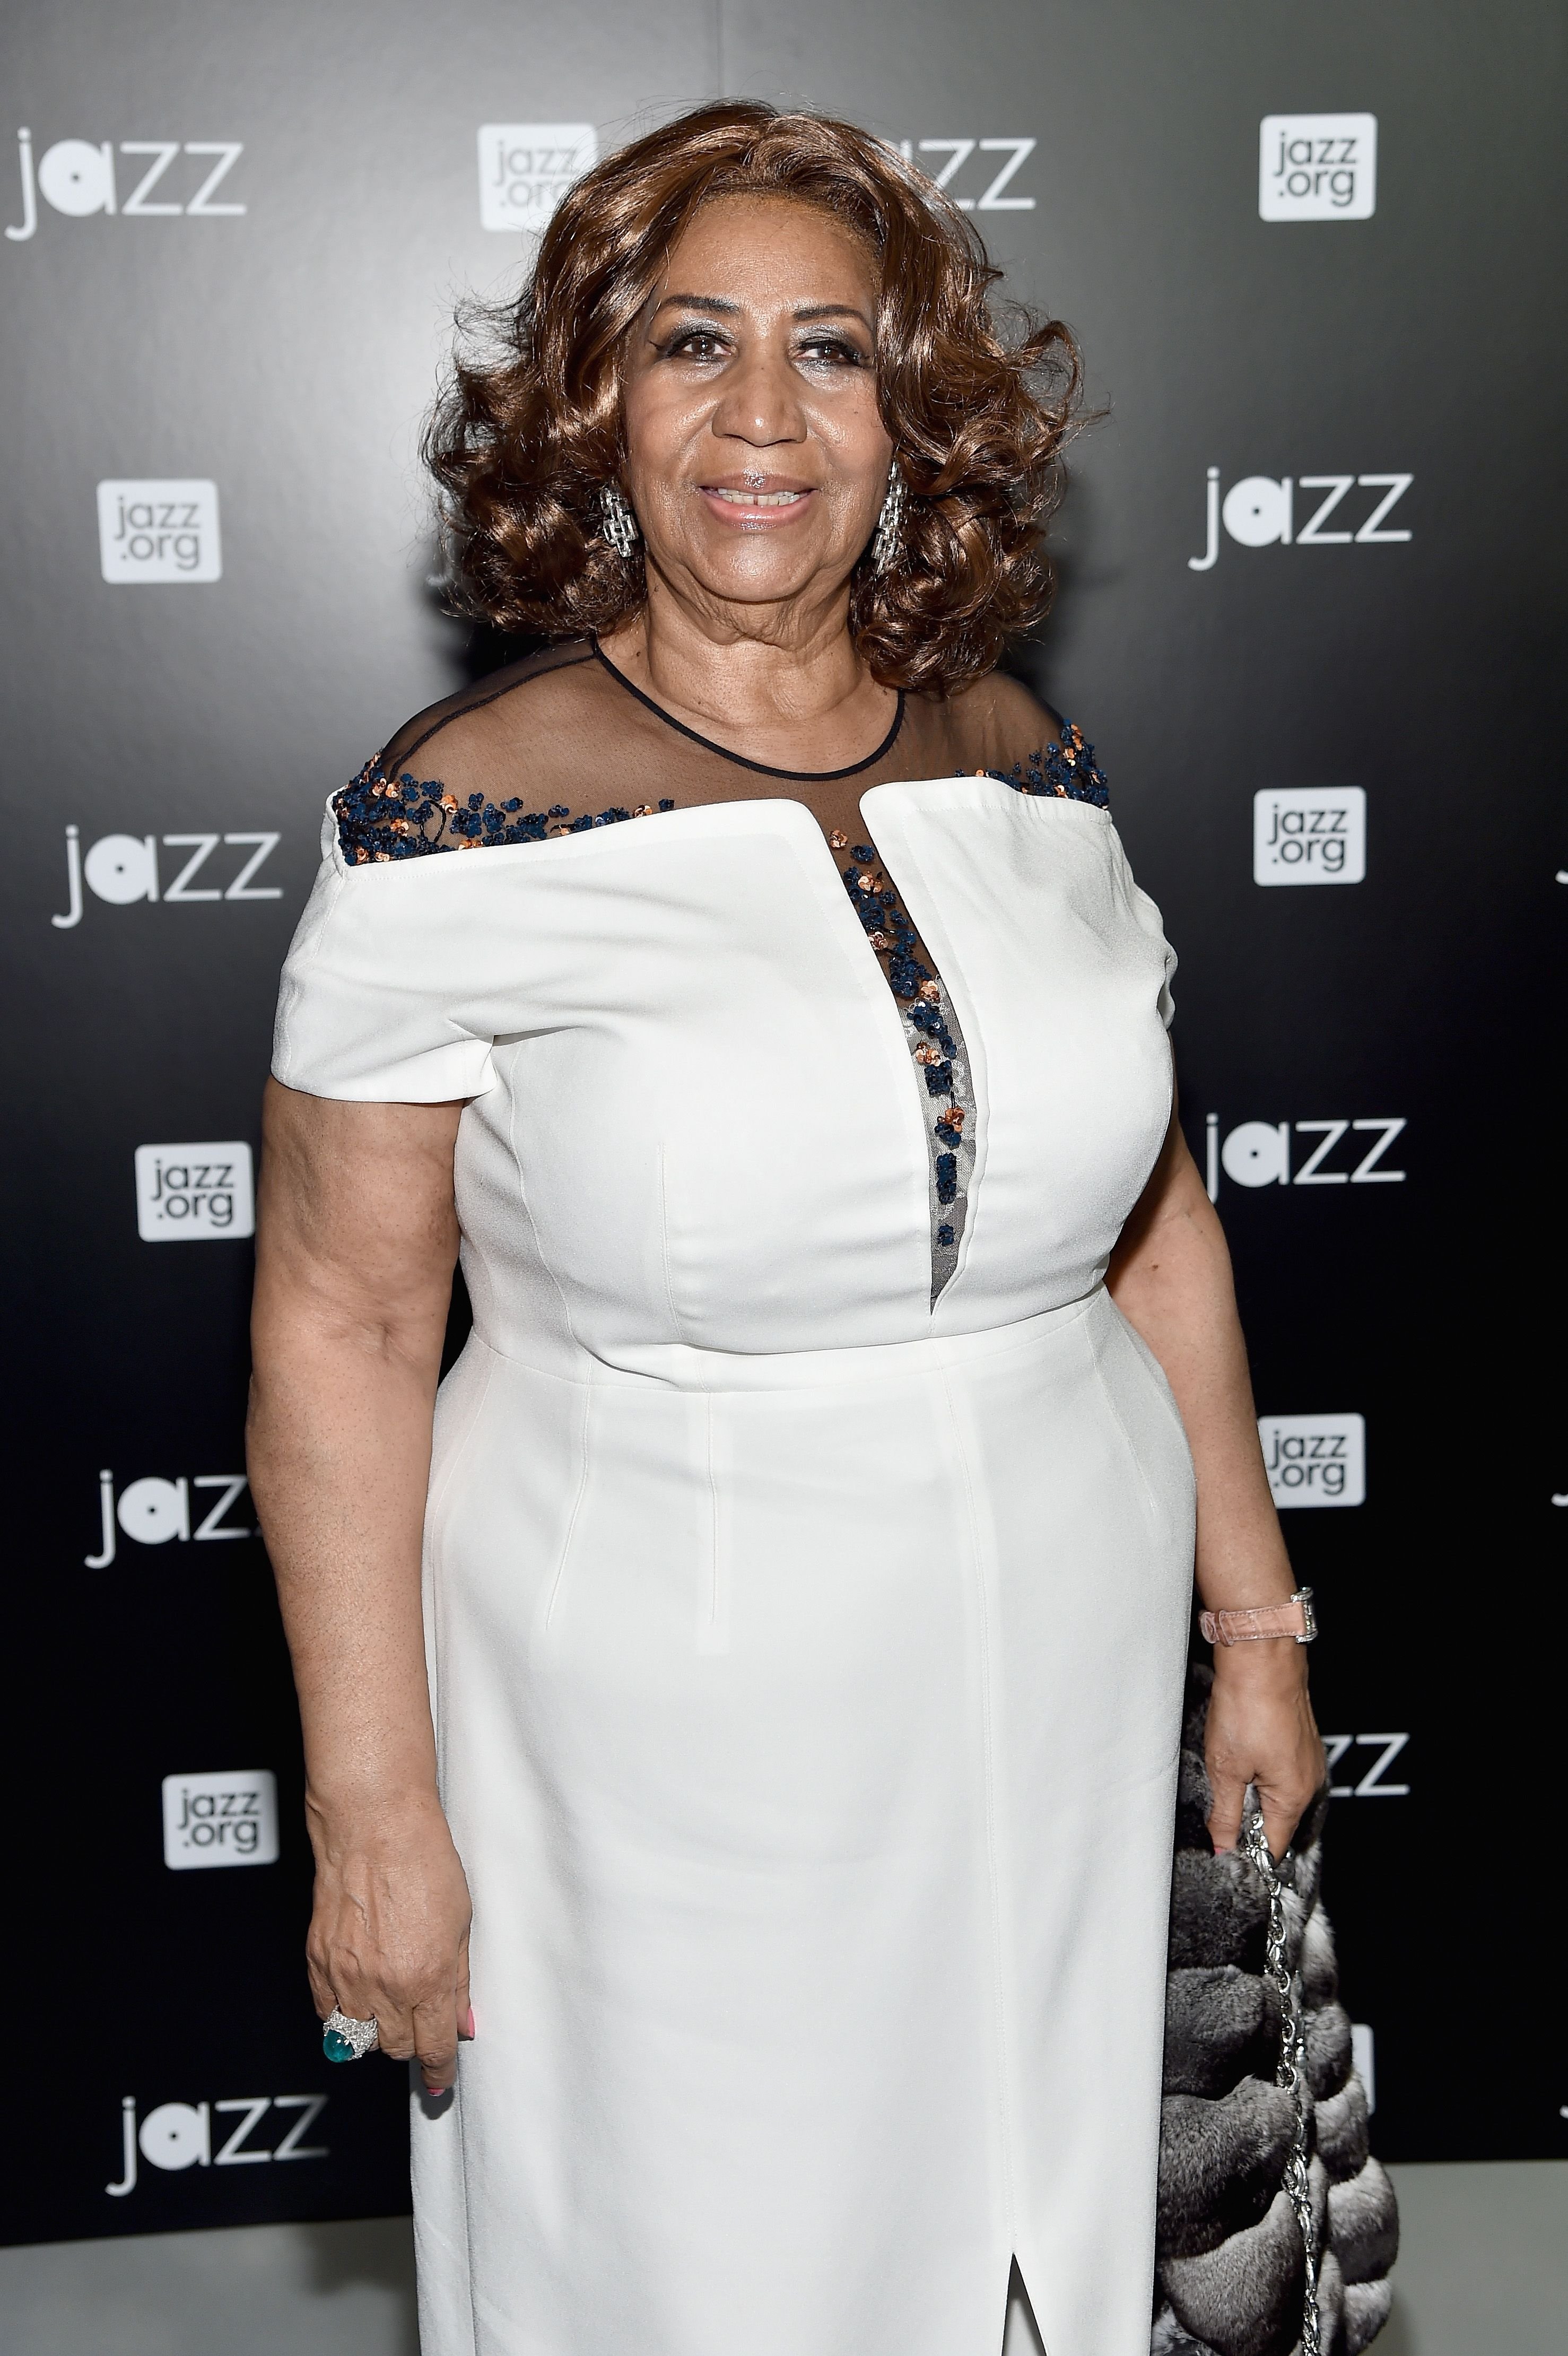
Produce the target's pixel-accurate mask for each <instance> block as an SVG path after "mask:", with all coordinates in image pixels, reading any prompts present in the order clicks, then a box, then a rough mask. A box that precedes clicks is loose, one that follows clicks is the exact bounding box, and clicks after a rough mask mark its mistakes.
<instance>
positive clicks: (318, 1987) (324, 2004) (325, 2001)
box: [305, 1955, 337, 2020]
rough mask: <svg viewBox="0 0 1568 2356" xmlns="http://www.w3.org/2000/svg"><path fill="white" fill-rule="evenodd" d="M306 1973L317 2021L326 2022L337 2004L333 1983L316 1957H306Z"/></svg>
mask: <svg viewBox="0 0 1568 2356" xmlns="http://www.w3.org/2000/svg"><path fill="white" fill-rule="evenodd" d="M305 1973H306V1976H308V1978H309V1980H310V2000H311V2002H312V2004H314V2005H315V2013H316V2019H318V2020H325V2019H326V2018H327V2016H328V2014H329V2013H331V2012H333V2011H334V2010H335V2009H336V2004H337V1997H336V1994H335V1993H334V1990H333V1986H332V1982H331V1981H330V1980H329V1979H328V1977H327V1976H326V1974H325V1971H323V1969H322V1968H321V1965H319V1964H318V1963H317V1962H316V1960H315V1956H314V1955H307V1956H306V1957H305Z"/></svg>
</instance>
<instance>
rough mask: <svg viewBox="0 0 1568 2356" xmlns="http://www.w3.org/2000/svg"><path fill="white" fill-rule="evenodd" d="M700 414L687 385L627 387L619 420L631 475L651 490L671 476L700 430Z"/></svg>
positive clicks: (650, 381)
mask: <svg viewBox="0 0 1568 2356" xmlns="http://www.w3.org/2000/svg"><path fill="white" fill-rule="evenodd" d="M704 413H705V405H704V403H703V402H702V401H701V399H700V397H699V394H698V393H697V391H694V389H693V388H691V387H690V386H677V385H672V384H671V383H670V382H669V380H667V379H666V380H663V381H662V382H661V381H660V380H658V379H656V378H652V379H645V380H642V381H641V382H634V383H633V384H631V385H628V387H627V389H626V398H625V404H624V409H623V412H622V421H623V431H624V434H625V437H626V459H627V464H628V466H629V468H630V471H631V472H632V474H633V475H634V476H635V477H638V478H639V479H641V480H642V481H644V482H645V483H647V484H648V485H649V486H650V487H653V486H655V485H656V483H657V482H658V480H659V478H660V477H662V476H666V475H668V474H669V473H671V472H672V471H673V470H674V468H675V467H676V466H678V464H679V462H680V458H681V455H682V454H683V452H684V451H685V449H686V447H687V444H688V443H689V442H690V440H691V438H692V436H693V434H696V433H698V432H699V431H700V429H701V424H702V420H703V416H704Z"/></svg>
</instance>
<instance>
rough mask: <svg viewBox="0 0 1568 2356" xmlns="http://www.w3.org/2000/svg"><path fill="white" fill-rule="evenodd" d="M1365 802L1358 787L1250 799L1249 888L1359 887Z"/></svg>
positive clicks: (1281, 791)
mask: <svg viewBox="0 0 1568 2356" xmlns="http://www.w3.org/2000/svg"><path fill="white" fill-rule="evenodd" d="M1366 873H1367V797H1366V794H1365V792H1364V790H1363V789H1362V787H1360V786H1284V787H1274V788H1271V789H1270V790H1268V791H1266V792H1264V793H1258V794H1254V795H1253V883H1364V882H1365V880H1366Z"/></svg>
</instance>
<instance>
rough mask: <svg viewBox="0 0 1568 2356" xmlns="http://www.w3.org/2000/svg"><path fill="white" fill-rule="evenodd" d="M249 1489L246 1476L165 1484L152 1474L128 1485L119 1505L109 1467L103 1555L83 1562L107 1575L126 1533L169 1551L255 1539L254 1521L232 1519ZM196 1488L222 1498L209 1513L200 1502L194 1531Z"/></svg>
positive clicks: (102, 1504) (103, 1482) (101, 1484)
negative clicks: (175, 1545)
mask: <svg viewBox="0 0 1568 2356" xmlns="http://www.w3.org/2000/svg"><path fill="white" fill-rule="evenodd" d="M246 1485H247V1483H246V1478H245V1475H244V1473H243V1472H198V1473H197V1475H196V1476H195V1478H194V1479H193V1480H187V1478H186V1477H185V1475H184V1474H183V1473H182V1474H181V1476H180V1478H179V1479H178V1480H177V1481H165V1479H164V1478H163V1476H162V1475H161V1474H160V1473H156V1472H146V1473H144V1474H143V1476H142V1478H141V1479H140V1480H139V1481H127V1482H126V1483H125V1486H124V1487H123V1489H122V1490H121V1492H120V1496H119V1500H118V1503H117V1502H116V1500H115V1495H114V1475H113V1473H112V1472H111V1471H110V1470H109V1469H108V1468H107V1467H105V1469H104V1470H103V1471H102V1472H101V1473H100V1474H99V1476H98V1518H99V1523H100V1532H99V1547H98V1552H97V1553H96V1554H86V1555H83V1557H82V1560H83V1562H84V1563H85V1564H86V1565H87V1568H88V1569H89V1570H107V1569H108V1568H109V1565H110V1564H111V1563H112V1561H113V1559H114V1557H115V1553H116V1551H117V1548H116V1533H117V1532H120V1531H123V1533H124V1535H125V1537H128V1538H133V1539H134V1540H135V1542H136V1544H137V1545H138V1546H167V1544H168V1543H169V1540H170V1539H171V1538H178V1539H180V1540H181V1541H182V1543H188V1544H192V1545H196V1546H202V1545H208V1546H210V1545H214V1544H218V1543H219V1542H221V1541H222V1540H223V1539H225V1538H249V1537H255V1535H256V1533H255V1531H254V1530H253V1529H252V1528H251V1525H250V1524H249V1523H248V1522H231V1521H230V1520H229V1518H228V1516H229V1514H230V1512H231V1511H232V1510H233V1508H234V1507H235V1506H236V1505H238V1503H239V1501H240V1498H241V1497H242V1496H243V1495H244V1494H245V1489H246ZM193 1489H198V1490H201V1489H216V1490H217V1491H218V1493H219V1494H218V1495H217V1496H216V1497H215V1498H214V1499H213V1500H212V1501H211V1503H210V1504H208V1505H207V1510H206V1511H205V1513H204V1512H202V1505H204V1504H205V1503H206V1500H205V1499H198V1500H197V1514H198V1515H200V1518H199V1520H198V1521H197V1523H196V1526H195V1527H194V1528H193V1527H192V1526H191V1502H190V1493H191V1491H192V1490H193Z"/></svg>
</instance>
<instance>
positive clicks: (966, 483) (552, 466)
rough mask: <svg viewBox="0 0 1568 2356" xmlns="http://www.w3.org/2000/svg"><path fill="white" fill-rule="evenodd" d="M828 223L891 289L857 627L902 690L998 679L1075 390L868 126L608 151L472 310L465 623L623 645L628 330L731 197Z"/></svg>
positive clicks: (1035, 595) (1035, 610) (461, 423)
mask: <svg viewBox="0 0 1568 2356" xmlns="http://www.w3.org/2000/svg"><path fill="white" fill-rule="evenodd" d="M733 196H747V197H784V198H793V199H795V201H796V202H799V203H805V204H810V205H816V206H819V207H821V208H822V209H825V210H827V211H828V212H830V213H831V214H832V215H833V216H834V217H835V218H836V219H837V220H838V221H840V222H842V223H843V224H844V226H845V227H846V228H847V229H848V230H850V231H851V233H852V234H854V235H855V236H856V237H858V238H859V240H860V241H861V242H862V243H863V245H864V246H865V247H866V249H867V250H868V252H869V253H870V254H871V255H872V256H873V258H874V259H875V261H876V262H877V264H878V267H879V270H880V304H879V312H878V327H877V344H876V368H877V382H878V398H879V402H880V409H881V414H882V419H883V423H885V425H886V427H887V430H888V433H889V434H890V435H891V439H892V443H893V448H894V463H895V465H896V466H897V467H898V469H899V471H900V474H901V477H902V478H903V482H904V486H905V489H906V492H907V494H908V498H907V503H906V508H905V517H904V523H903V528H902V531H901V545H900V551H899V555H898V558H897V561H896V562H894V563H893V564H892V565H891V566H890V567H889V568H888V569H886V570H884V571H881V572H878V571H876V570H875V569H874V568H873V567H872V565H871V564H870V563H869V562H868V559H867V556H865V555H862V557H861V559H860V561H859V563H858V565H857V566H856V569H855V573H854V574H853V576H852V579H851V584H850V600H849V626H850V629H851V631H852V633H853V636H854V639H855V643H856V646H857V648H858V649H859V653H860V655H861V657H862V659H863V660H864V661H865V662H866V664H867V665H868V667H869V670H870V672H871V674H872V676H873V678H875V679H876V680H879V681H880V683H881V684H883V685H884V686H889V687H904V688H915V689H923V690H925V691H928V692H933V693H936V694H945V693H947V692H948V691H951V690H954V689H955V688H959V687H962V686H964V685H965V684H967V683H968V682H969V681H970V680H975V679H978V678H980V677H982V676H983V675H984V673H985V672H987V670H989V669H992V667H993V666H994V665H995V663H996V661H997V658H998V656H999V655H1000V653H1001V650H1002V647H1003V644H1004V641H1005V640H1006V638H1007V637H1008V635H1009V634H1010V633H1012V632H1014V631H1017V630H1020V629H1023V628H1026V627H1027V626H1029V624H1030V623H1032V622H1035V621H1037V620H1038V619H1039V618H1040V616H1041V615H1042V614H1043V613H1044V612H1045V610H1046V608H1047V606H1048V605H1049V604H1050V601H1051V586H1052V579H1051V566H1050V564H1049V562H1048V561H1047V558H1046V556H1045V552H1044V549H1043V545H1042V541H1043V532H1044V527H1045V524H1046V521H1047V519H1048V518H1049V517H1050V515H1051V511H1052V509H1054V508H1055V506H1056V504H1057V501H1058V500H1059V498H1060V497H1061V487H1062V486H1061V450H1062V445H1063V444H1064V441H1065V439H1066V437H1067V434H1068V432H1069V429H1070V426H1071V423H1072V417H1073V414H1074V412H1075V410H1076V406H1077V402H1078V396H1079V391H1080V386H1081V371H1080V366H1079V359H1078V353H1077V349H1076V347H1075V346H1074V344H1073V341H1072V337H1071V335H1070V334H1069V332H1068V330H1067V328H1066V327H1063V326H1062V324H1061V321H1060V320H1058V319H1050V320H1047V321H1045V322H1043V323H1040V322H1036V321H1033V320H1031V319H1030V318H1029V316H1028V315H1027V314H1023V313H1021V312H1019V311H1017V309H1016V306H1015V307H1014V309H1013V315H1012V316H1013V320H1014V323H1015V325H1014V332H1013V334H1012V336H1011V338H1010V340H1004V338H1003V337H1001V336H1000V335H999V334H998V332H997V327H996V324H995V322H994V320H993V317H992V312H991V305H990V304H989V302H988V300H987V295H988V292H989V289H990V288H991V286H992V285H993V284H995V283H996V281H997V278H998V277H999V276H1000V274H1001V273H999V272H998V271H996V270H994V269H993V268H992V267H991V265H990V263H989V262H987V258H986V252H985V249H984V247H983V245H982V244H981V241H980V240H979V238H978V237H977V235H976V232H975V230H973V229H972V228H971V226H970V224H969V222H968V221H967V220H965V217H964V215H963V214H962V213H961V212H959V211H958V210H957V209H955V207H954V206H953V205H952V204H951V203H949V201H948V200H947V198H945V197H944V196H942V195H941V194H939V193H938V191H937V190H936V189H935V188H934V187H933V186H932V184H931V183H930V181H928V180H927V179H925V178H924V177H923V176H922V175H921V174H919V173H917V172H916V171H914V170H913V169H912V167H911V166H907V165H906V164H904V162H903V161H902V159H901V157H900V156H899V155H897V153H896V152H895V151H893V150H892V149H891V148H889V147H886V146H884V145H883V144H882V143H881V141H880V140H879V139H875V138H873V137H872V136H871V135H870V134H869V132H865V131H859V130H857V129H856V128H855V126H854V125H853V124H851V123H838V122H835V121H834V120H832V119H831V118H830V117H827V116H824V115H817V114H805V113H789V114H785V113H781V112H779V111H778V110H777V109H776V108H774V107H771V106H767V105H764V104H762V103H761V102H752V101H746V102H732V103H731V102H727V103H723V104H719V105H711V106H704V107H699V108H698V109H696V110H695V111H694V112H691V113H688V114H684V115H682V116H680V117H679V118H678V120H677V121H676V122H674V123H667V125H666V126H665V127H664V129H663V130H660V131H655V132H652V133H650V134H648V136H647V137H646V138H644V139H639V140H636V141H635V142H634V143H633V144H632V145H629V146H626V147H623V148H622V149H621V150H620V151H619V152H618V153H617V154H615V155H610V156H607V157H606V158H605V160H604V161H603V163H601V164H599V165H597V166H595V167H594V169H593V170H592V171H591V172H589V173H587V174H586V175H585V176H584V177H583V178H582V179H581V180H580V181H578V183H577V184H576V186H575V187H573V188H572V189H571V191H570V193H569V194H568V195H567V197H566V198H565V199H564V200H563V202H562V203H561V204H560V208H559V209H558V210H557V211H556V213H555V215H554V218H553V219H552V220H551V222H550V225H549V229H548V230H546V232H545V235H544V238H543V241H542V242H541V244H540V247H539V256H538V259H537V261H536V262H535V264H534V268H533V272H532V273H531V275H530V277H529V279H528V283H527V284H526V285H525V286H524V288H523V291H522V294H521V295H520V296H519V298H518V299H517V303H516V304H515V305H506V306H503V307H501V308H499V309H496V310H489V311H485V310H480V311H478V312H476V313H475V312H470V313H468V314H467V315H466V316H465V320H464V324H465V326H469V327H472V326H474V325H475V324H478V325H479V326H480V327H482V328H486V329H488V331H489V337H490V346H489V348H488V349H484V348H481V349H480V350H479V351H478V352H476V353H471V354H469V355H467V356H465V355H464V353H463V351H462V350H461V348H460V350H459V353H458V356H457V359H456V360H455V363H454V367H453V372H452V375H451V377H450V379H449V380H448V381H447V382H446V383H445V385H444V386H443V390H442V391H441V394H440V396H439V398H438V400H437V402H436V406H435V408H434V411H433V412H432V416H431V419H430V421H429V423H428V424H427V426H426V429H425V435H424V444H423V447H424V455H425V460H426V463H427V465H428V466H430V468H431V470H432V473H433V474H434V476H435V478H436V481H437V483H438V485H439V487H440V499H441V513H442V523H443V539H444V541H445V548H446V556H447V582H448V586H449V589H450V592H451V595H452V601H453V605H454V606H455V607H456V608H457V610H458V611H460V612H464V613H466V614H469V615H471V616H475V617H476V618H480V619H483V620H485V621H487V622H490V623H492V624H494V625H495V626H497V627H499V628H501V629H503V630H508V631H521V632H528V633H533V634H538V635H542V636H543V637H556V638H559V637H580V636H582V635H585V634H588V633H601V634H608V633H609V632H611V631H613V630H614V629H615V628H617V627H618V626H621V625H622V624H624V622H626V621H627V620H628V619H630V618H631V617H632V616H634V615H635V614H636V613H637V612H638V611H639V610H640V609H641V607H642V605H643V604H644V602H645V598H646V594H647V589H646V580H645V572H644V566H643V557H642V549H641V544H640V543H639V544H638V546H637V548H636V549H635V551H634V552H633V554H632V555H631V556H630V557H629V558H624V557H622V556H619V555H617V554H616V552H615V551H614V550H613V548H612V547H611V546H610V545H609V543H608V541H606V540H605V539H604V538H603V529H602V511H601V506H600V494H601V491H602V489H603V487H604V486H605V485H606V484H608V483H612V482H613V481H614V480H615V478H616V476H617V474H618V472H619V469H620V466H621V463H622V460H623V458H624V437H623V428H622V413H621V388H622V374H623V369H624V355H625V351H626V347H627V342H628V338H629V336H630V332H631V330H632V328H633V326H634V324H635V321H636V319H637V317H638V315H639V314H640V312H641V311H642V309H643V306H644V305H645V303H646V302H647V300H648V298H649V296H650V295H651V294H652V292H653V290H654V288H655V286H656V284H657V282H658V279H659V276H660V274H661V273H662V271H663V269H664V266H665V263H666V261H667V257H668V254H669V252H670V250H671V248H672V247H673V246H674V244H675V242H676V241H677V238H678V237H679V236H680V233H681V231H682V230H683V229H684V228H685V227H686V224H687V223H688V221H689V220H691V218H692V216H693V214H694V213H695V212H696V211H697V209H698V208H699V206H700V205H702V204H704V203H707V202H709V201H710V200H712V199H713V198H719V197H733Z"/></svg>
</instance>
